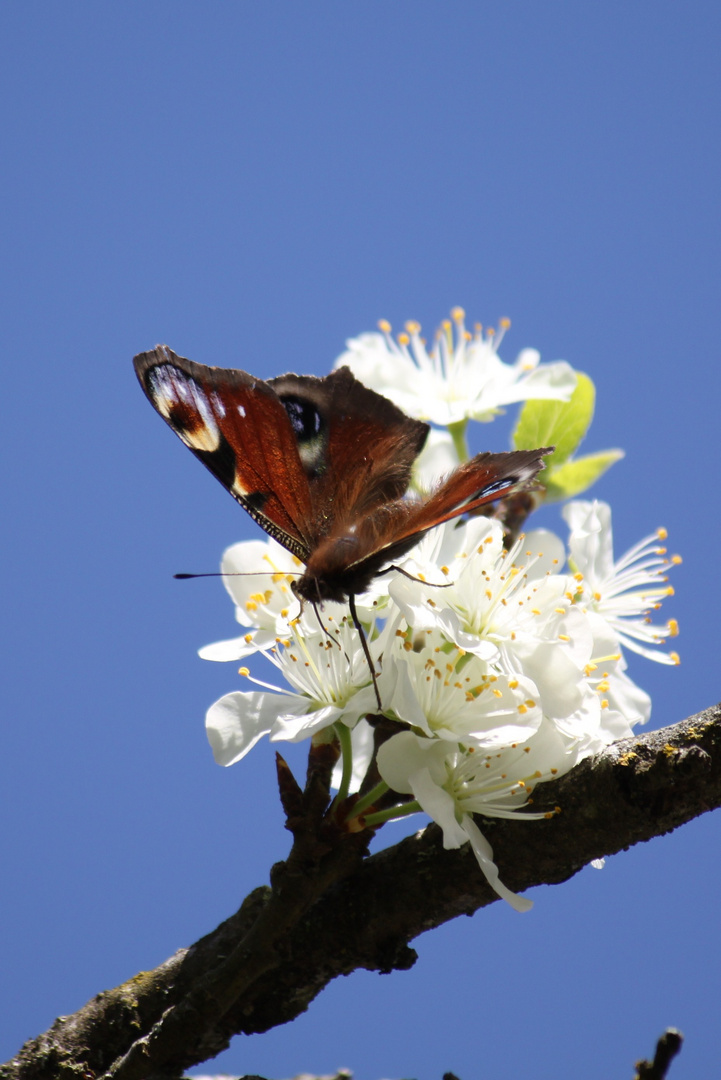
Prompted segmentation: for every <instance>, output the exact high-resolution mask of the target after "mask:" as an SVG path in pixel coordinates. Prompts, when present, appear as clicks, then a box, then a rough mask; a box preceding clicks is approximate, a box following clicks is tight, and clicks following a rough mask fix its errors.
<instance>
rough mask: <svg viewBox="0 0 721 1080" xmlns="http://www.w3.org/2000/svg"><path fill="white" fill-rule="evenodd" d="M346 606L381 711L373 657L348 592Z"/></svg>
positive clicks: (351, 594) (352, 596)
mask: <svg viewBox="0 0 721 1080" xmlns="http://www.w3.org/2000/svg"><path fill="white" fill-rule="evenodd" d="M348 607H349V608H350V617H351V619H352V620H353V625H354V626H355V628H356V630H357V631H358V633H359V635H360V639H361V645H362V646H363V652H364V653H365V658H366V660H367V661H368V667H369V668H370V673H371V679H372V680H373V689H374V690H375V693H376V701H377V702H378V711H379V712H383V702H382V701H381V695H380V691H379V689H378V676H377V675H376V669H375V667H374V666H373V659H372V657H371V651H370V649H369V648H368V641H367V639H366V635H365V630H364V629H363V626H362V625H361V621H360V619H359V618H358V612H357V610H356V606H355V596H354V595H353V593H350V595H349V596H348Z"/></svg>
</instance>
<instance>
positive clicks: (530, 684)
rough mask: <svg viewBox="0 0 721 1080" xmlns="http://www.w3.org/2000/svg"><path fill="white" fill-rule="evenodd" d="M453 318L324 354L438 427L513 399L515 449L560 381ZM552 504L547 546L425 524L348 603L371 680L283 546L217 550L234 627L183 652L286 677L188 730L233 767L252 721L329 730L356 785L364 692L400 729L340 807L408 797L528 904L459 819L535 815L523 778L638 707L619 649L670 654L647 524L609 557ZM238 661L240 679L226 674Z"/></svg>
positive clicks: (548, 772) (596, 737)
mask: <svg viewBox="0 0 721 1080" xmlns="http://www.w3.org/2000/svg"><path fill="white" fill-rule="evenodd" d="M453 319H454V321H455V325H456V335H455V339H454V337H453V334H452V332H451V324H444V326H443V327H442V329H441V332H440V335H439V337H438V338H437V339H436V343H435V346H434V348H433V350H432V351H431V352H428V351H427V350H426V348H425V345H424V344H423V342H422V341H421V339H420V336H419V331H420V328H419V327H417V325H416V324H409V326H408V328H407V330H408V333H407V334H406V335H402V336H400V337H399V339H398V340H397V341H394V340H393V339H392V338H391V337H390V330H389V328H388V327H387V326H385V325H383V326H382V330H383V333H382V334H380V335H366V336H364V337H362V338H359V339H357V341H354V342H350V343H349V350H348V352H347V353H346V354H344V356H343V357H341V358H340V360H341V361H342V362H344V363H348V362H351V363H352V366H353V368H354V371H355V372H356V374H357V375H359V377H361V378H362V379H363V380H364V381H366V382H367V383H369V384H370V385H371V386H373V388H374V389H378V390H380V391H381V392H383V393H385V394H386V395H387V396H389V397H393V398H394V399H395V400H396V402H397V403H398V404H400V405H401V406H402V407H403V408H404V409H405V410H406V411H407V412H410V413H412V414H413V415H416V416H424V417H430V418H431V419H434V420H436V421H437V422H441V423H445V424H447V425H453V424H456V425H457V424H459V423H460V422H461V421H465V420H466V419H467V418H468V417H475V418H477V419H490V418H491V417H492V415H493V414H494V413H495V412H497V411H498V410H499V409H500V408H501V407H502V406H503V405H505V404H508V403H509V402H512V401H519V400H521V399H528V402H527V404H526V406H525V408H524V413H525V414H526V415H525V420H524V418H523V416H522V419H521V421H520V422H519V427H518V429H517V435H516V445H517V446H518V440H519V436H518V432H519V431H521V432H522V430H523V428H524V423H525V425H526V426H527V427H530V428H533V427H534V423H529V416H528V410H529V409H531V410H536V411H537V415H536V416H535V417H531V419H532V420H534V422H535V421H537V420H539V418H540V419H541V420H544V418H547V415H549V414H547V413H544V411H543V410H544V408H546V407H547V405H548V400H546V401H544V399H551V404H552V406H553V410H552V412H553V416H554V417H556V418H558V417H559V415H560V414H562V413H563V410H564V409H571V408H573V407H574V406H573V401H574V397H573V395H574V388H575V386H576V375H575V373H573V371H572V369H570V368H569V366H568V365H567V364H563V363H558V364H551V365H547V366H545V367H544V366H540V367H539V364H538V356H537V354H530V351H527V352H526V353H523V354H521V359H519V362H518V363H517V364H516V365H515V366H514V367H511V366H508V365H505V364H503V363H502V361H501V360H500V359H499V358H498V356H497V353H496V347H497V344H498V338H494V337H492V336H487V337H485V338H483V337H482V336H481V335H480V333H477V334H476V335H475V336H473V337H471V335H469V334H467V333H466V331H465V329H464V325H463V316H462V313H459V312H458V311H456V312H454V313H453ZM499 337H500V335H499ZM454 340H455V344H454ZM394 365H395V366H394ZM409 365H410V366H414V368H415V374H414V375H413V377H412V378H411V377H410V375H409ZM411 386H413V387H414V389H415V390H418V393H417V395H416V396H415V398H414V395H413V394H412V393H411ZM464 387H465V404H464V398H463V392H464ZM577 400H578V399H577ZM564 403H566V404H564ZM582 407H583V406H582V405H581V406H579V405H578V404H577V405H576V408H577V411H578V410H579V409H581V408H582ZM567 419H568V417H567V416H566V417H565V418H564V417H563V416H562V415H561V416H560V420H559V421H558V422H559V423H562V424H567ZM587 420H588V422H590V415H589V416H588V417H587ZM544 422H545V420H544ZM535 426H536V427H538V426H539V425H538V423H535ZM542 426H543V425H542V424H541V427H542ZM586 426H587V424H586ZM577 428H578V429H579V430H580V428H582V429H583V430H580V435H579V436H578V438H577V439H576V443H577V442H578V441H580V438H581V437H582V435H583V434H584V432H585V427H583V424H581V425H580V428H579V426H578V425H577ZM564 430H565V429H564ZM546 434H548V432H545V431H544V435H546ZM550 434H551V435H553V432H552V431H551V432H550ZM456 435H457V431H456ZM543 441H544V442H545V443H546V444H548V443H549V442H551V441H553V440H552V439H548V438H544V440H543ZM454 442H455V444H456V446H460V443H459V441H458V439H457V438H454ZM573 450H575V444H574V445H573V446H571V447H570V449H568V452H567V453H566V454H565V459H564V461H562V462H561V463H560V465H561V466H563V465H564V463H565V465H566V468H568V461H569V460H570V455H571V453H572V451H573ZM609 453H612V452H609ZM579 460H582V459H579ZM614 460H615V458H614ZM609 463H610V461H609ZM571 464H572V465H574V466H575V465H576V464H577V463H576V462H572V463H571ZM605 467H607V465H606V466H605ZM563 515H564V518H565V520H566V522H567V524H568V526H569V536H568V541H567V544H564V543H563V541H562V540H561V539H560V538H559V537H558V536H556V535H554V534H553V533H551V532H549V531H545V530H536V531H532V532H529V533H527V534H526V535H525V536H521V537H520V538H519V539H518V540H516V542H515V543H511V544H510V545H509V543H508V541H507V539H506V537H505V536H504V529H503V526H502V524H501V523H500V521H498V520H496V519H494V518H491V517H472V518H470V519H468V520H465V521H462V522H458V521H454V522H449V523H448V524H446V525H443V526H440V527H438V528H437V529H435V530H433V531H432V532H430V533H428V534H427V535H426V536H425V537H424V538H423V539H422V540H421V541H420V543H419V544H418V545H417V546H416V547H415V548H414V549H413V550H412V551H411V552H410V553H409V554H408V555H407V556H406V557H405V558H404V559H403V560H401V562H400V564H399V569H394V570H393V571H392V572H390V573H386V574H384V575H383V576H382V577H378V578H376V579H375V580H374V582H373V586H372V588H371V590H370V591H369V592H368V593H367V594H364V595H363V596H358V597H356V608H357V613H358V616H359V619H360V621H361V623H362V625H363V628H364V633H365V637H366V641H367V645H368V649H369V652H370V656H371V659H372V662H373V665H374V668H375V672H376V684H375V685H374V683H373V680H372V678H371V671H370V669H369V665H368V661H367V658H366V656H365V653H364V650H363V648H362V642H361V638H360V634H359V632H358V629H357V628H356V627H355V626H354V625H353V623H352V620H351V619H350V616H349V613H348V610H347V608H345V607H344V606H342V605H337V604H326V605H325V606H324V607H323V610H322V612H320V613H318V612H316V611H314V610H313V609H312V608H308V607H306V608H305V609H304V610H303V611H301V610H300V605H299V603H298V601H297V600H296V598H295V596H294V594H293V593H292V590H291V583H292V581H293V580H294V578H295V577H297V576H298V574H299V572H301V570H302V566H301V564H299V562H298V560H297V559H296V558H295V557H294V556H292V555H290V554H289V553H288V552H287V551H286V550H285V549H284V548H282V547H281V546H280V545H279V544H277V543H276V542H275V541H273V540H268V541H264V542H263V541H251V542H248V543H241V544H236V545H234V546H233V547H232V548H230V549H229V550H228V551H227V552H226V553H225V555H224V557H223V563H222V570H223V572H224V573H225V574H227V575H232V574H233V573H236V572H237V571H239V570H242V571H245V572H246V573H245V574H244V576H226V577H224V579H223V580H224V582H225V584H226V588H227V589H228V591H229V592H230V595H231V597H232V599H233V602H234V604H235V607H236V617H237V620H238V622H239V623H240V624H241V626H242V627H243V633H242V635H241V636H240V637H238V638H235V639H233V640H231V641H224V642H219V643H217V644H215V645H210V646H207V647H206V648H204V649H203V650H202V651H201V655H202V656H203V657H205V658H206V659H211V660H236V661H237V660H243V659H244V658H246V657H248V656H249V655H251V654H252V653H254V652H256V651H261V652H263V653H264V654H265V655H266V656H267V657H268V658H269V659H270V660H271V661H272V662H273V663H274V664H275V666H276V668H277V669H278V671H279V673H280V675H281V676H282V678H283V679H284V681H285V684H286V686H285V688H281V687H271V686H268V685H266V684H261V683H258V682H257V681H256V680H252V681H253V682H254V684H255V686H256V687H257V688H256V689H253V690H249V691H244V692H241V691H235V692H233V693H230V694H227V695H225V696H224V697H222V698H221V699H220V700H219V701H217V702H216V703H215V704H214V705H212V706H211V708H210V709H209V711H208V714H207V720H206V728H207V733H208V738H209V740H210V744H211V747H212V749H213V753H214V755H215V759H216V761H217V762H218V763H219V764H221V765H231V764H233V763H234V762H237V761H239V760H240V759H241V758H242V757H244V756H245V755H246V754H247V753H248V752H249V750H250V749H251V748H252V747H253V746H254V745H255V743H256V742H257V741H258V740H259V739H260V738H262V737H263V736H264V735H268V736H269V737H270V739H271V740H284V739H285V740H290V741H294V742H295V741H299V740H301V739H305V738H309V737H316V738H328V737H332V736H336V737H338V738H339V741H340V743H341V747H342V749H343V777H342V779H341V777H340V775H339V779H338V783H339V786H340V787H341V791H342V793H343V794H345V793H347V791H348V790H357V789H358V788H359V786H360V784H361V781H362V779H363V777H364V775H365V773H366V769H367V767H368V765H369V764H370V761H371V755H372V753H373V739H372V731H371V728H370V726H369V724H368V722H367V720H366V719H365V718H366V717H367V716H368V715H370V714H374V713H377V712H378V705H377V697H376V695H377V694H378V695H379V696H380V701H381V704H382V711H383V713H384V714H385V715H386V716H387V717H389V718H391V719H393V720H395V721H396V722H397V723H398V725H399V726H400V730H399V731H398V733H397V734H395V735H393V736H392V737H391V738H390V739H388V740H387V741H386V742H385V743H383V745H382V746H381V747H380V750H379V751H378V755H377V767H378V771H379V773H380V776H381V777H382V783H381V784H380V785H378V786H377V787H376V788H374V789H373V790H372V791H370V792H368V793H364V795H363V796H362V798H361V799H360V801H359V802H358V804H357V807H356V812H357V813H358V814H360V813H363V814H364V815H365V817H364V820H365V821H366V822H367V823H368V824H372V825H377V824H380V823H382V821H384V820H388V819H389V818H391V817H394V816H396V817H397V816H401V815H403V814H406V813H409V812H413V811H420V810H422V811H424V812H425V813H426V814H428V815H429V816H430V817H431V818H432V819H433V820H434V821H436V822H437V823H438V825H439V826H440V827H441V829H442V831H443V841H444V844H445V846H446V847H449V848H452V847H459V846H460V845H461V844H465V843H470V844H471V847H472V849H473V851H474V853H475V855H476V858H477V860H478V863H479V865H480V867H481V869H482V870H483V872H484V874H485V875H486V877H487V879H488V881H489V882H490V884H491V885H492V887H493V888H494V889H495V890H496V892H497V893H498V894H499V895H500V896H502V897H503V898H504V899H506V900H507V901H508V902H509V903H510V904H512V905H513V907H515V908H516V909H517V910H526V909H527V908H528V907H530V902H529V901H527V900H526V899H524V898H522V897H519V896H517V895H515V894H514V893H512V892H511V891H510V890H508V889H507V888H506V887H505V886H504V885H503V884H502V882H501V881H500V880H499V875H498V870H497V868H496V865H495V863H494V861H493V853H492V850H491V848H490V845H489V843H488V841H487V840H486V838H485V837H484V836H483V834H482V832H481V830H480V828H479V826H478V823H477V822H476V820H475V818H474V815H476V814H480V815H482V816H483V817H511V816H516V815H519V811H520V812H521V815H522V816H523V817H524V819H533V818H537V817H539V816H542V815H539V814H538V813H536V812H534V811H533V809H532V792H533V789H534V788H535V786H536V785H537V784H538V783H541V782H543V781H544V780H548V779H550V778H551V777H554V776H559V775H561V774H563V773H565V772H567V771H568V770H569V769H570V768H571V767H572V766H573V765H575V764H576V763H577V762H578V761H579V760H581V759H582V758H583V757H586V756H588V755H590V754H593V753H595V752H596V751H598V750H600V749H602V748H603V747H604V746H606V745H608V744H609V743H610V742H612V741H614V740H616V739H619V738H623V737H624V736H627V735H629V734H631V732H632V728H633V725H634V724H636V723H639V722H643V721H645V720H646V719H647V718H648V716H649V712H650V699H649V698H648V696H647V695H646V694H645V693H644V691H643V690H641V689H640V688H639V687H637V686H636V685H635V684H634V683H633V682H632V681H631V679H630V678H629V676H628V674H627V672H626V662H625V657H624V650H625V649H631V650H634V651H635V652H637V653H641V654H642V655H644V656H646V657H648V658H650V659H654V660H658V661H660V662H662V663H677V662H678V657H677V656H676V654H675V653H671V652H667V651H665V650H664V649H663V645H664V642H665V641H666V639H667V638H669V637H672V636H674V635H675V633H676V632H677V627H676V624H675V622H674V621H671V622H669V623H667V624H665V625H654V624H653V623H651V622H650V621H649V612H650V611H652V610H654V609H655V608H657V607H658V606H659V602H660V600H661V599H662V597H664V596H666V595H669V593H670V592H671V591H672V590H671V589H670V588H669V586H668V585H667V584H666V573H667V570H668V568H669V566H670V565H672V564H673V562H674V561H676V560H675V559H669V558H668V557H667V556H666V552H665V549H664V548H663V547H662V546H661V543H662V540H663V539H664V535H665V534H663V532H661V531H660V532H659V533H657V534H655V535H654V536H652V537H649V538H647V539H646V540H644V541H642V542H641V543H640V544H638V545H637V546H636V547H635V548H633V549H632V550H631V551H630V552H628V553H627V554H626V555H625V556H623V557H622V558H620V559H619V560H617V561H614V556H613V544H612V534H611V512H610V509H609V507H608V506H607V505H606V504H605V503H601V502H588V501H580V500H576V501H573V502H570V503H567V504H566V505H565V507H564V510H563ZM248 570H253V571H255V570H257V571H258V573H257V575H256V574H248V573H247V571H248ZM241 672H242V673H243V674H245V675H246V676H247V677H249V678H250V676H249V672H248V670H247V669H246V668H241ZM389 789H391V790H392V791H395V792H397V793H399V795H401V796H403V797H404V801H403V802H399V805H398V806H397V807H395V808H391V809H387V810H383V811H376V809H375V806H374V801H375V800H377V798H378V796H379V795H380V794H381V793H385V792H386V791H388V790H389ZM409 797H410V800H409ZM529 805H530V807H531V809H529Z"/></svg>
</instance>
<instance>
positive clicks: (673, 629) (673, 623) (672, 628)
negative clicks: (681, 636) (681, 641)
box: [668, 619, 678, 637]
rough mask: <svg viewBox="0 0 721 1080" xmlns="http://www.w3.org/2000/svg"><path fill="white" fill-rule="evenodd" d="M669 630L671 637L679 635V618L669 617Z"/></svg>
mask: <svg viewBox="0 0 721 1080" xmlns="http://www.w3.org/2000/svg"><path fill="white" fill-rule="evenodd" d="M668 632H669V634H670V635H671V637H678V620H677V619H669V620H668Z"/></svg>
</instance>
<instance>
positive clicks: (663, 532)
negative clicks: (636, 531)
mask: <svg viewBox="0 0 721 1080" xmlns="http://www.w3.org/2000/svg"><path fill="white" fill-rule="evenodd" d="M656 536H657V537H658V538H659V540H666V539H667V538H668V529H664V527H663V526H661V528H660V529H656Z"/></svg>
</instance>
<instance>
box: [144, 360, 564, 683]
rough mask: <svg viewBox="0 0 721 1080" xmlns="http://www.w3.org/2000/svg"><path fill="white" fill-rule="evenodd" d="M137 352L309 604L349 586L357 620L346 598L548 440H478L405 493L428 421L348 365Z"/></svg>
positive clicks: (507, 478)
mask: <svg viewBox="0 0 721 1080" xmlns="http://www.w3.org/2000/svg"><path fill="white" fill-rule="evenodd" d="M133 363H134V365H135V371H136V374H137V376H138V379H139V380H140V385H141V386H142V388H143V390H144V391H145V394H146V396H147V397H148V399H149V401H150V403H151V405H153V407H154V408H155V409H156V410H157V411H158V412H159V413H160V415H161V416H162V417H163V419H164V420H165V421H166V422H167V423H168V424H169V425H170V427H171V428H172V429H173V431H174V432H175V434H176V435H178V436H179V437H180V438H181V439H182V441H183V442H184V443H185V445H186V446H187V447H188V448H189V449H190V450H192V452H193V453H194V454H195V456H196V457H197V458H199V460H200V461H202V463H203V464H204V465H205V466H206V468H208V469H209V470H210V471H211V472H212V473H213V475H214V476H215V477H216V478H217V479H218V480H220V482H221V484H222V485H223V487H225V488H226V489H227V490H228V491H229V492H230V494H231V495H232V496H233V498H234V499H236V500H237V501H238V502H239V503H240V505H241V506H242V507H243V508H244V509H245V510H247V512H248V513H249V514H250V516H251V517H252V518H253V519H254V520H255V521H257V522H258V524H259V525H260V526H261V528H263V529H265V531H266V532H267V533H268V534H269V535H270V536H272V537H273V538H274V539H275V540H277V541H278V542H279V543H280V544H282V545H283V547H285V548H287V550H288V551H290V552H292V554H293V555H295V556H297V558H298V559H300V561H301V562H302V563H304V564H305V571H304V572H303V574H302V575H301V576H300V577H299V578H298V580H297V581H295V582H294V583H293V585H292V588H293V591H294V593H295V595H296V596H297V597H298V598H299V599H300V600H301V601H303V600H306V601H308V602H310V603H311V604H313V605H316V606H317V605H318V604H322V603H323V601H326V600H333V601H339V602H344V601H346V600H347V601H348V603H349V606H350V612H351V616H352V618H353V621H354V623H355V625H356V626H357V627H358V629H359V630H360V631H361V634H362V628H361V626H360V623H359V620H358V618H357V615H356V611H355V602H354V598H355V596H356V595H358V594H359V593H362V592H364V591H365V590H366V589H367V588H368V586H369V585H370V583H371V581H372V580H373V578H374V577H376V575H378V574H379V573H380V572H381V571H382V570H383V569H384V568H388V567H389V566H391V565H392V564H393V563H394V561H395V560H397V559H399V558H401V557H402V556H403V555H405V554H406V553H407V552H408V551H410V550H411V548H413V547H414V545H415V544H417V543H418V541H419V540H420V539H421V537H422V536H423V535H424V534H425V533H427V532H428V530H429V529H432V528H434V526H436V525H440V524H441V523H442V522H444V521H449V520H451V519H452V518H455V517H458V516H459V515H461V514H464V513H468V512H473V511H475V510H478V509H479V507H482V506H484V505H485V504H487V503H490V502H492V501H493V500H496V499H499V498H500V497H502V496H504V495H506V494H507V493H508V492H509V491H511V490H512V489H515V488H517V487H518V486H519V485H524V484H527V483H528V482H529V481H530V480H532V479H533V478H534V477H535V476H536V474H537V473H538V472H539V471H540V470H541V469H542V468H543V458H544V456H545V455H546V454H549V453H551V451H552V449H553V448H552V447H551V448H549V447H544V448H542V449H539V450H515V451H510V452H506V453H498V454H492V453H483V454H477V455H476V456H475V457H473V458H471V459H470V460H469V461H466V462H465V463H464V464H462V465H459V467H458V468H457V469H455V470H454V472H452V473H451V474H450V476H448V477H447V478H446V479H445V480H443V481H442V482H441V483H440V484H439V485H438V487H436V489H435V490H434V491H433V492H431V494H430V495H428V496H427V497H426V498H425V499H422V500H416V501H412V500H409V499H407V498H406V497H405V496H406V492H407V490H408V487H409V484H410V479H411V469H412V467H413V463H414V462H415V460H416V458H417V457H418V455H419V454H420V452H421V450H422V449H423V446H424V444H425V441H426V438H427V436H428V432H429V430H430V428H429V426H428V424H425V423H423V422H422V421H420V420H414V419H412V418H411V417H409V416H406V414H405V413H404V412H402V411H401V410H400V409H399V408H398V407H397V406H396V405H394V404H393V403H392V402H391V401H389V400H388V399H387V398H384V397H382V396H381V395H380V394H377V393H376V392H375V391H374V390H370V389H369V388H368V387H366V386H364V385H363V384H362V383H361V382H359V381H358V380H357V379H356V378H355V377H354V376H353V374H352V373H351V371H350V370H349V369H348V368H345V367H342V368H339V369H338V370H336V371H333V372H332V373H331V374H330V375H326V376H324V377H322V378H317V377H315V376H312V375H291V374H288V375H280V376H278V378H274V379H268V380H267V381H263V380H262V379H257V378H255V377H254V376H253V375H249V374H248V373H247V372H245V371H235V370H232V369H228V368H219V367H206V366H204V365H203V364H195V363H193V362H192V361H191V360H186V359H185V358H184V357H181V356H178V355H176V353H174V352H173V351H172V349H169V348H168V347H167V345H158V346H157V348H155V349H153V350H152V352H145V353H139V354H138V356H136V357H135V359H134V361H133ZM362 640H363V644H364V648H365V650H366V656H368V651H367V646H366V643H365V638H364V637H363V639H362ZM368 659H369V663H370V657H369V656H368ZM370 666H371V671H373V665H372V663H370ZM374 682H375V679H374Z"/></svg>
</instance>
